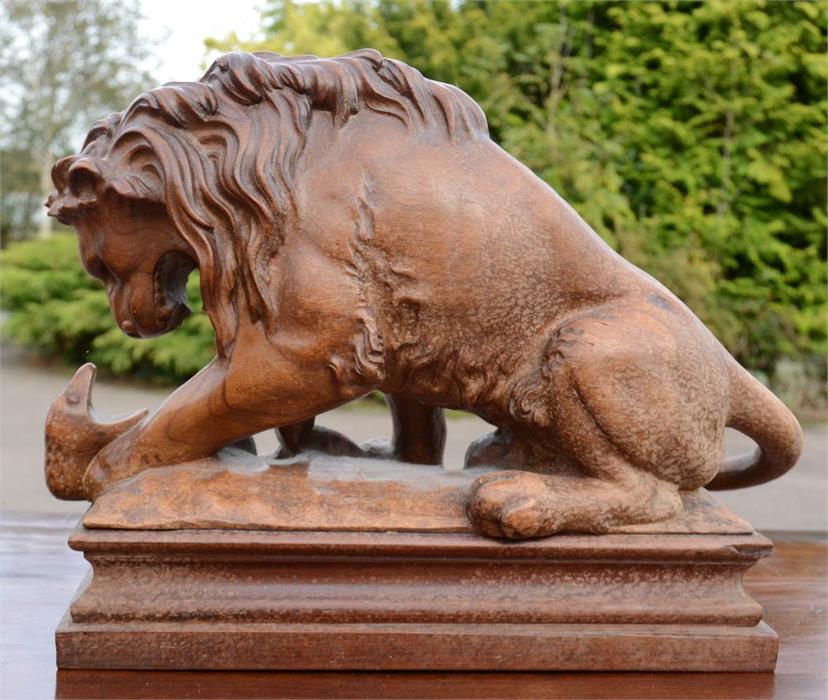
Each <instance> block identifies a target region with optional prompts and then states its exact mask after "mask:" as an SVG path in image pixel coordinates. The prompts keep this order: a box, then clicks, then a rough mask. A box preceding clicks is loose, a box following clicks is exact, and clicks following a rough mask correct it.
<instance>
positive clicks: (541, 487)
mask: <svg viewBox="0 0 828 700" xmlns="http://www.w3.org/2000/svg"><path fill="white" fill-rule="evenodd" d="M552 496H553V494H552V492H551V489H550V485H549V484H548V482H547V481H546V480H545V479H544V478H543V477H542V476H539V475H538V474H532V473H530V472H521V471H502V472H494V473H492V474H486V475H485V476H482V477H480V478H479V479H477V480H476V481H475V482H474V484H472V488H471V492H470V493H469V500H468V502H467V504H466V513H467V515H468V518H469V520H471V522H472V523H474V525H476V526H477V527H478V528H479V529H480V531H481V532H483V534H485V535H488V536H489V537H505V538H508V539H524V538H528V537H543V536H546V535H551V534H553V533H555V532H557V531H558V530H559V529H560V528H561V525H562V523H561V521H560V518H557V517H556V513H555V512H554V509H553V508H551V507H550V506H551V502H552V501H553V500H554V499H553V498H552Z"/></svg>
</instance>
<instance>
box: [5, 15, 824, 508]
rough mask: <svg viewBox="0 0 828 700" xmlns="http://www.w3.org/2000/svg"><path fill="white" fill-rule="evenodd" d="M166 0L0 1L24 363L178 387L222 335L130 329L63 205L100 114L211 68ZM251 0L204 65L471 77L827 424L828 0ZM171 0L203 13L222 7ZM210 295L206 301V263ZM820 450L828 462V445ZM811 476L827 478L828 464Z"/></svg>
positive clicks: (514, 148)
mask: <svg viewBox="0 0 828 700" xmlns="http://www.w3.org/2000/svg"><path fill="white" fill-rule="evenodd" d="M148 2H149V0H146V2H143V3H142V2H138V0H121V1H115V0H112V1H109V0H63V1H54V2H50V1H46V0H27V1H22V0H6V2H5V3H4V4H3V6H2V10H0V114H2V117H1V118H2V124H1V125H0V126H1V127H2V131H0V177H2V180H1V181H0V188H1V191H0V206H2V210H0V234H1V235H2V238H1V241H0V242H2V252H0V303H1V304H2V309H3V317H4V325H3V333H4V339H5V340H4V343H5V353H4V354H5V355H6V356H7V357H13V358H14V360H13V362H14V369H12V370H8V372H7V374H6V375H5V376H6V377H10V378H12V379H5V380H4V381H13V377H14V376H19V375H20V373H21V372H24V371H34V370H32V367H34V366H35V365H33V362H34V361H35V360H34V359H33V358H38V359H37V362H40V363H41V365H39V366H42V363H44V362H47V363H51V365H53V366H58V367H65V368H75V367H77V366H78V365H79V364H80V363H82V362H85V361H93V362H95V363H96V364H97V365H98V367H99V368H100V370H101V372H102V375H103V377H104V379H106V378H107V377H110V378H112V377H122V378H126V379H128V380H129V381H131V382H132V386H138V385H140V386H141V387H143V390H147V387H152V386H158V387H159V389H158V395H159V396H160V395H163V393H164V392H166V391H168V390H167V389H162V388H161V387H165V386H173V385H175V384H177V383H180V382H181V381H183V380H185V379H187V378H188V377H189V376H191V375H192V374H193V373H195V372H196V371H197V370H198V369H200V368H201V367H202V366H203V365H204V364H206V363H207V362H208V361H209V360H210V358H211V357H212V355H213V349H214V343H213V336H212V328H211V326H210V323H209V322H208V320H207V318H206V316H205V315H204V314H203V313H198V312H197V313H194V314H193V316H192V317H190V318H189V319H188V320H187V321H186V322H185V323H184V324H183V326H182V327H181V328H180V329H179V330H177V331H176V332H175V333H172V334H170V335H167V336H164V337H161V338H157V339H153V340H148V341H147V340H132V339H129V338H127V337H126V336H124V335H123V334H122V333H121V332H120V331H119V330H118V329H117V328H116V327H115V325H114V323H113V322H112V319H111V316H110V313H109V309H108V305H107V301H106V297H105V294H104V291H103V289H102V287H101V286H100V285H99V283H97V282H96V281H95V280H93V279H92V278H90V277H88V276H87V275H86V274H85V273H84V272H83V271H82V269H81V267H80V261H79V259H78V255H77V250H76V244H75V241H74V237H73V235H72V234H71V233H70V232H67V231H65V230H61V228H60V227H59V226H56V227H53V226H52V224H50V223H49V221H48V220H47V219H45V218H44V216H43V214H42V203H43V201H44V200H45V197H46V195H47V194H48V191H49V190H50V182H49V178H48V173H49V168H50V167H51V164H52V163H53V162H54V160H55V159H57V158H58V157H60V156H63V155H66V154H68V153H72V152H76V151H77V149H78V148H79V147H80V144H81V142H82V139H83V135H84V134H85V132H86V130H87V129H88V127H89V126H90V125H91V123H92V122H93V121H95V120H96V119H97V118H99V117H100V116H103V115H105V114H106V113H108V112H111V111H116V110H119V109H123V108H124V107H125V106H126V105H127V104H128V102H129V101H130V100H131V99H132V98H133V97H134V96H136V95H137V94H138V93H139V92H140V91H141V90H143V89H146V88H149V87H152V86H153V85H155V84H157V83H158V82H160V81H163V80H167V79H170V78H171V77H174V78H175V79H177V80H194V79H196V78H197V77H198V70H193V72H192V73H190V74H185V75H174V76H170V75H169V74H168V72H167V71H169V65H166V64H165V63H164V61H163V60H160V61H159V57H163V56H169V55H171V54H170V51H171V49H172V50H174V46H172V45H171V44H170V42H173V44H174V43H175V40H174V38H170V36H167V37H166V38H165V37H164V36H160V37H159V36H152V31H150V30H151V29H152V26H153V25H152V21H150V22H148V21H147V18H146V16H145V17H144V18H143V19H142V12H143V11H145V10H146V9H147V7H148V6H149V5H148V4H147V3H148ZM229 4H231V3H224V5H229ZM234 4H235V5H238V6H239V7H240V8H241V6H242V5H245V6H246V7H247V10H248V11H252V12H254V13H255V14H256V21H255V23H254V25H255V26H253V27H250V26H249V22H247V21H245V22H243V23H242V22H240V24H244V25H245V26H236V25H235V24H234V22H233V20H232V17H231V18H230V19H228V20H227V21H226V22H225V23H224V24H223V25H222V27H221V28H220V29H219V30H217V31H211V32H210V34H209V35H205V36H203V37H201V38H202V39H203V43H202V45H201V46H200V47H199V48H198V51H199V55H198V56H193V57H191V58H192V60H193V63H194V64H196V65H197V61H201V62H202V66H201V67H202V68H206V66H207V64H208V63H209V61H210V60H211V56H215V55H217V54H218V53H221V52H224V51H227V50H233V49H239V48H241V49H247V50H255V49H267V50H272V51H277V52H280V53H314V54H318V55H326V56H327V55H336V54H339V53H343V52H345V51H349V50H352V49H357V48H362V47H365V46H372V47H375V48H377V49H379V50H380V51H382V52H383V53H384V54H386V55H387V56H389V57H392V58H398V59H401V60H403V61H406V62H408V63H410V64H412V65H413V66H415V67H417V68H418V69H420V70H421V71H422V72H423V73H424V74H425V75H427V76H428V77H430V78H433V79H437V80H442V81H445V82H449V83H454V84H456V85H459V86H460V87H461V88H462V89H464V90H465V91H466V92H468V93H469V94H470V95H471V96H472V97H473V98H475V99H476V100H477V101H478V102H479V103H480V104H481V105H482V107H483V109H484V110H485V112H486V114H487V116H488V119H489V125H490V130H491V134H492V137H493V138H494V139H495V140H496V141H497V142H498V143H500V144H501V145H502V146H503V148H505V149H506V150H507V151H509V152H510V153H511V154H512V155H514V156H515V157H516V158H518V159H519V160H521V161H523V162H524V163H525V164H526V165H528V166H529V167H530V168H532V169H533V170H534V171H535V172H536V173H537V174H538V175H539V176H540V177H541V178H542V179H544V180H545V181H546V182H548V183H549V184H550V185H552V186H553V187H554V188H555V189H557V190H558V192H559V193H560V194H561V195H562V196H563V197H564V198H565V199H566V200H568V201H569V202H570V203H571V204H572V205H573V206H574V207H575V209H577V210H578V211H579V212H580V213H581V215H582V216H583V217H584V218H585V219H586V220H587V221H588V222H589V224H590V225H592V227H593V228H594V229H595V230H596V231H597V232H598V233H599V234H600V235H601V236H602V237H604V238H605V239H606V240H607V241H608V242H609V243H610V245H612V246H613V247H614V248H615V249H616V250H618V251H619V252H620V253H621V254H623V255H624V256H625V257H627V258H628V259H630V260H631V261H633V262H634V263H636V264H637V265H639V266H640V267H642V268H643V269H645V270H647V271H649V272H650V273H652V274H653V275H655V276H656V277H657V278H658V279H660V280H661V281H662V282H664V283H665V284H666V285H667V286H668V287H670V288H671V289H672V290H673V291H675V292H676V293H677V294H678V295H679V296H680V297H681V298H682V299H683V300H684V301H685V302H686V303H687V304H688V305H689V306H690V307H691V308H692V309H693V310H694V311H695V312H696V314H698V316H700V317H701V319H702V320H703V321H704V322H705V323H706V324H707V325H708V326H709V327H710V328H711V329H712V330H713V331H714V333H715V334H716V335H717V336H718V337H719V338H720V339H721V340H722V342H723V343H724V344H725V345H726V346H727V348H728V349H729V350H730V351H731V352H732V353H733V354H734V356H735V357H736V358H737V359H738V360H739V361H740V362H741V363H742V364H743V365H745V366H746V367H748V368H749V369H750V370H751V371H752V372H754V373H755V374H756V375H757V376H758V377H759V378H760V379H761V380H762V381H764V382H765V383H767V384H768V385H770V386H771V387H772V388H773V390H774V391H775V392H776V393H777V394H778V395H779V396H780V397H781V398H782V399H783V400H784V401H785V402H786V403H787V404H788V405H789V406H790V407H791V408H792V409H793V410H794V411H795V412H796V413H797V414H798V416H799V417H800V419H801V420H803V422H805V423H807V424H808V425H811V426H816V428H814V430H816V431H817V432H814V433H813V434H814V435H818V436H822V437H818V438H817V439H819V440H820V441H823V440H824V421H825V410H826V350H828V348H827V347H826V323H827V322H828V319H827V318H826V311H827V307H826V226H827V225H828V216H826V157H828V135H827V134H826V107H827V106H828V105H827V103H826V80H828V57H827V56H826V27H827V26H828V17H827V13H826V4H825V3H824V2H821V1H816V2H810V1H806V2H765V1H762V0H708V1H707V2H678V1H674V2H666V1H665V2H584V1H579V0H571V1H565V0H560V1H557V0H537V1H536V0H512V1H510V0H500V1H498V0H324V1H320V2H312V1H310V2H300V1H298V0H261V1H260V2H258V3H255V2H253V3H252V4H251V3H250V2H248V3H243V2H238V3H234ZM155 5H156V9H157V3H156V4H155ZM173 5H175V6H176V7H178V10H179V11H180V10H181V7H184V8H185V9H184V12H189V13H191V14H193V15H194V14H195V13H198V14H199V15H201V14H202V13H205V14H209V12H210V11H211V7H212V6H213V5H215V6H219V5H222V3H210V2H192V3H188V2H180V3H173ZM254 7H255V10H254V9H252V8H254ZM169 11H170V12H175V11H176V10H174V9H172V6H170V10H169ZM223 11H224V13H225V15H224V16H226V15H227V11H228V10H227V7H224V8H223ZM162 12H163V10H162ZM239 12H241V9H240V10H239ZM150 19H151V18H150ZM182 50H184V49H183V48H182ZM189 292H190V295H191V302H192V303H191V305H192V306H193V307H194V309H196V310H198V309H199V301H198V281H197V279H196V278H195V275H194V276H193V278H191V280H190V284H189ZM21 348H22V349H23V350H21ZM24 350H25V352H24ZM4 362H5V361H4ZM10 362H11V361H10ZM4 366H5V367H7V368H8V367H11V365H10V364H8V363H6V364H5V365H4ZM37 371H41V370H37ZM44 371H45V370H44ZM32 381H34V380H32ZM35 383H36V382H35ZM49 386H50V387H51V386H52V385H51V384H49ZM115 403H117V401H115ZM47 404H48V401H47V403H45V404H44V405H43V407H42V409H43V413H44V414H45V410H46V408H47ZM4 405H6V404H5V403H4ZM137 407H140V406H136V408H137ZM7 410H8V407H7ZM3 420H4V423H5V421H6V418H5V417H4V419H3ZM38 420H39V421H40V422H41V423H42V416H38ZM31 438H32V439H38V440H39V439H40V435H39V434H38V435H36V436H34V435H33V436H31ZM812 439H813V438H812ZM809 444H810V443H809ZM816 449H818V450H821V452H819V454H818V456H817V459H821V460H823V462H824V459H825V446H824V443H822V445H821V446H820V447H818V448H816ZM38 467H39V465H37V464H32V465H27V468H30V469H32V470H35V469H37V468H38ZM813 484H816V485H817V486H818V487H819V488H817V492H819V491H820V490H821V489H824V476H823V474H822V473H820V476H819V479H818V480H817V481H815V482H813Z"/></svg>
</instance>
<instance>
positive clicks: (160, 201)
mask: <svg viewBox="0 0 828 700" xmlns="http://www.w3.org/2000/svg"><path fill="white" fill-rule="evenodd" d="M53 180H54V183H55V186H56V192H55V193H54V194H53V195H52V196H51V197H50V199H49V202H48V205H49V213H50V214H51V215H53V216H56V217H58V218H59V219H60V220H61V221H62V222H64V223H67V224H71V225H72V226H74V227H75V228H76V230H77V232H78V236H79V242H80V253H81V258H82V260H83V264H84V265H85V267H86V269H87V271H88V272H89V273H90V274H92V275H94V276H96V277H98V278H99V279H101V280H102V281H103V282H104V284H105V285H106V288H107V292H108V294H109V300H110V304H111V307H112V311H113V314H114V316H115V320H116V321H117V323H118V325H119V326H120V328H121V329H122V330H123V331H124V332H125V333H127V334H129V335H132V336H140V337H149V336H154V335H159V334H162V333H166V332H168V331H171V330H173V329H174V328H175V327H176V326H177V325H178V324H179V323H180V322H181V320H182V319H183V318H184V317H185V316H186V315H187V313H188V309H187V307H186V304H185V301H186V298H185V291H184V290H185V288H186V284H185V283H186V279H187V276H188V274H189V273H190V272H191V271H193V270H194V269H195V268H198V269H199V271H200V279H201V291H202V298H203V300H204V304H205V309H206V311H207V314H208V315H209V317H210V320H211V322H212V324H213V326H214V328H215V330H216V336H217V357H216V359H215V361H213V362H211V363H210V364H209V365H208V366H207V367H206V368H204V370H203V371H201V372H200V373H198V374H197V375H196V376H195V377H193V378H192V379H191V380H190V381H188V382H187V383H186V384H185V385H184V386H182V387H181V388H179V389H178V390H177V391H176V392H175V393H174V394H173V395H172V396H170V398H169V399H168V400H167V401H166V402H165V403H164V404H163V405H162V406H161V407H160V408H159V409H158V410H157V411H155V412H154V413H152V414H151V415H149V416H147V417H145V418H143V419H140V420H139V422H137V423H135V424H132V423H133V422H134V421H128V422H127V423H123V424H119V425H118V426H117V428H112V429H110V428H106V429H103V428H101V426H100V425H99V424H98V422H96V421H95V420H94V418H93V417H91V416H86V415H85V414H84V413H83V408H84V407H85V406H86V403H85V402H77V401H76V402H75V403H74V404H72V402H71V401H70V394H71V395H72V396H75V398H77V397H78V396H80V395H81V394H83V395H88V390H89V387H90V385H91V381H92V376H91V375H92V372H91V370H90V369H89V368H88V367H87V368H82V369H81V370H80V375H79V377H78V378H77V379H76V381H75V382H73V385H72V387H70V390H69V393H68V394H67V395H66V396H65V397H62V398H60V399H58V401H57V402H56V404H55V406H54V408H53V411H52V412H51V414H50V419H49V424H48V425H47V436H48V438H49V445H50V449H49V450H48V452H47V474H48V475H49V484H50V487H51V488H52V489H53V491H54V492H55V493H56V495H58V496H59V497H61V498H81V499H82V498H87V499H90V500H94V499H95V498H97V497H99V496H100V495H101V494H102V493H103V492H105V491H106V489H107V487H108V486H111V485H112V484H114V483H116V482H117V481H119V480H121V479H124V478H128V477H131V476H134V475H135V474H138V473H140V472H142V471H145V470H148V469H152V468H159V467H165V466H170V465H174V464H179V463H182V462H188V461H192V460H197V459H204V458H209V457H211V456H212V455H214V454H215V453H216V452H217V451H218V450H219V449H221V448H223V447H226V446H228V445H231V444H236V445H240V446H242V447H244V446H247V447H249V443H248V442H247V438H248V437H249V436H250V435H252V434H255V433H258V432H260V431H262V430H266V429H269V428H274V429H277V430H278V433H279V435H280V438H281V440H282V443H283V449H282V453H281V454H282V456H285V457H288V456H296V455H300V456H301V455H302V454H303V453H304V452H306V451H307V450H308V449H310V448H313V449H322V450H326V451H328V452H329V453H331V454H332V455H337V456H340V457H341V456H343V455H349V456H369V455H373V456H377V455H379V456H384V457H390V458H394V459H397V460H406V461H412V462H419V463H425V464H439V463H440V461H441V457H442V449H443V444H444V440H445V425H444V423H443V417H442V413H441V411H442V409H443V408H444V407H449V408H457V409H463V410H467V411H471V412H473V413H475V414H477V415H478V416H480V417H482V418H484V419H485V420H486V421H488V422H489V423H491V424H492V425H493V426H495V427H496V430H495V431H494V432H493V433H492V434H490V435H489V436H486V437H484V438H482V439H480V440H477V441H476V442H475V443H474V444H472V445H471V446H470V448H469V451H468V453H467V457H466V464H467V465H468V466H488V467H492V468H494V469H496V471H493V472H491V473H487V474H483V475H482V476H480V477H479V478H478V479H477V480H475V481H474V482H473V483H472V484H471V486H470V488H468V491H467V494H466V508H467V512H468V514H469V516H470V518H471V520H472V522H473V523H474V524H475V526H476V527H477V529H478V530H480V531H481V532H483V533H484V534H486V535H489V536H493V537H507V538H514V539H521V538H528V537H538V536H546V535H551V534H555V533H559V532H588V533H596V534H598V533H605V532H608V531H610V530H611V529H612V528H615V527H618V526H627V525H635V524H642V523H651V522H656V521H660V520H665V519H667V518H670V517H671V516H673V515H675V514H676V513H677V512H678V510H679V509H680V508H681V503H682V502H681V499H680V497H679V491H680V490H693V489H696V488H699V487H701V486H704V485H705V484H708V485H709V487H710V488H713V489H716V488H732V487H742V486H750V485H753V484H758V483H763V482H765V481H768V480H770V479H772V478H775V477H777V476H779V475H781V474H783V473H784V472H786V471H787V470H789V469H790V468H791V467H793V466H794V464H795V463H796V461H797V459H798V457H799V454H800V452H801V443H802V436H801V430H800V428H799V425H798V424H797V422H796V420H795V418H794V417H793V415H792V414H791V413H790V412H789V411H788V410H787V409H786V408H785V406H784V405H783V404H782V403H781V402H780V401H779V400H778V399H776V398H775V397H774V396H773V395H772V394H771V393H770V392H768V391H767V390H766V389H765V388H764V387H762V385H761V384H759V382H758V381H756V380H755V379H753V378H752V377H751V376H750V375H749V374H748V373H747V372H746V371H745V370H744V369H743V368H741V367H740V366H739V365H738V364H737V363H736V362H735V361H734V360H733V358H732V357H731V356H730V355H729V354H728V353H727V352H726V350H725V349H724V348H723V347H722V345H721V344H720V343H719V342H718V341H717V340H716V339H715V338H714V337H713V336H712V335H711V334H710V333H709V331H708V330H707V329H706V328H705V327H704V325H703V324H702V323H701V322H700V321H699V319H698V318H696V317H695V316H694V315H693V313H692V312H691V311H690V310H689V309H688V308H687V307H686V306H685V305H684V304H683V303H682V302H681V301H680V300H679V299H678V298H677V297H676V296H675V295H673V294H672V293H671V292H670V291H669V290H667V289H665V288H664V287H663V286H662V285H660V284H659V283H658V282H657V281H655V280H654V279H652V278H651V277H650V276H649V275H646V274H644V273H643V272H642V271H640V270H638V269H637V268H636V267H634V266H633V265H631V264H630V263H628V262H627V261H625V260H624V259H623V258H621V257H620V256H619V255H617V254H616V253H615V252H614V251H612V250H611V249H610V247H609V246H608V245H606V243H604V242H603V241H602V240H601V239H600V238H599V237H598V236H597V234H596V233H595V232H594V231H592V229H591V228H590V227H589V226H588V225H587V224H586V222H584V220H583V219H581V218H580V217H579V216H578V214H577V213H576V212H575V211H573V210H572V208H571V207H569V206H568V205H567V204H566V203H565V202H564V201H563V200H561V198H560V197H559V196H558V195H557V194H556V193H555V192H554V191H552V190H551V189H550V188H549V187H548V186H547V185H546V184H545V183H543V182H542V181H541V180H540V179H539V178H537V177H536V176H535V175H534V174H533V173H532V172H531V171H529V170H528V169H527V168H525V167H524V166H522V165H520V164H519V163H517V162H516V161H515V160H514V159H512V158H511V157H510V156H509V155H508V154H506V153H505V152H504V151H503V150H502V149H501V148H500V147H499V146H497V145H496V144H495V143H494V142H493V141H492V140H491V139H490V138H489V135H488V129H487V125H486V119H485V116H484V114H483V112H482V111H481V110H480V108H479V106H478V105H477V104H475V103H474V101H473V100H471V99H470V98H469V97H468V96H467V95H465V94H464V93H463V92H461V91H460V90H459V89H457V88H455V87H453V86H448V85H444V84H441V83H437V82H434V81H431V80H428V79H426V78H424V77H423V76H422V75H420V74H419V73H418V72H417V71H416V70H414V69H413V68H411V67H410V66H407V65H405V64H402V63H400V62H398V61H393V60H391V59H386V58H383V57H382V56H381V55H380V54H379V53H378V52H376V51H373V50H363V51H358V52H354V53H351V54H347V55H345V56H340V57H338V58H333V59H319V58H316V57H312V56H299V57H282V56H278V55H276V54H270V53H257V54H246V53H233V54H228V55H227V56H223V57H221V58H219V59H218V60H217V61H216V62H215V63H214V64H213V65H212V66H211V67H210V68H209V69H208V71H207V72H206V73H205V75H204V76H203V77H202V78H201V80H199V81H198V82H188V83H173V84H168V85H165V86H162V87H159V88H156V89H154V90H151V91H149V92H147V93H144V94H143V95H141V96H139V97H138V98H137V99H136V100H135V101H133V102H132V103H131V105H130V106H129V107H127V108H126V109H125V111H124V112H122V113H119V114H115V115H111V116H110V117H108V118H106V119H103V120H101V121H99V122H98V123H97V124H96V125H95V126H93V128H92V130H91V131H90V132H89V134H88V136H87V139H86V142H85V144H84V146H83V149H82V151H81V153H80V154H79V155H77V156H70V157H68V158H64V159H62V160H60V161H59V162H58V163H57V164H56V165H55V167H54V170H53ZM373 390H378V391H381V392H383V393H385V394H386V395H388V396H389V397H390V398H389V406H390V409H391V411H392V413H393V415H394V435H393V436H392V438H391V440H390V441H389V443H388V444H379V445H378V444H372V445H364V446H357V445H354V444H353V443H351V442H350V441H349V440H348V439H347V437H345V436H342V435H338V434H332V433H330V432H329V431H324V430H322V429H319V428H316V427H315V426H314V423H313V421H314V417H315V416H316V415H318V414H320V413H321V412H324V411H326V410H329V409H331V408H334V407H336V406H338V405H341V404H343V403H346V402H348V401H350V400H352V399H354V398H357V397H360V396H363V395H365V394H366V393H368V392H370V391H373ZM725 426H732V427H735V428H737V429H738V430H740V431H742V432H744V433H745V434H747V435H749V436H750V437H752V438H754V439H755V440H756V442H757V443H758V445H759V448H760V449H759V450H758V451H757V452H756V453H755V454H751V455H746V456H742V457H737V458H733V459H729V460H725V459H724V451H723V434H724V429H725ZM114 433H118V435H117V437H114ZM113 438H114V439H113ZM220 480H223V481H224V482H225V486H226V485H227V484H228V483H229V481H230V479H229V478H224V479H220ZM265 481H266V483H269V480H265ZM185 483H186V480H183V481H182V482H181V485H180V486H179V485H176V488H183V487H184V484H185ZM227 497H228V498H232V495H229V494H228V495H227ZM146 498H148V499H152V498H160V499H164V498H168V494H163V493H160V492H154V493H150V492H149V491H148V492H147V493H146ZM407 504H408V502H407V501H404V500H403V501H401V502H400V503H399V504H398V505H397V506H396V507H397V508H399V509H404V508H406V507H407ZM256 517H257V518H258V517H261V514H260V513H259V512H258V511H257V513H256ZM343 517H345V516H343ZM237 522H238V520H234V521H233V523H231V526H233V525H234V524H235V523H237ZM214 524H215V525H216V526H218V525H220V524H221V523H219V522H218V521H215V522H214Z"/></svg>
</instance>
